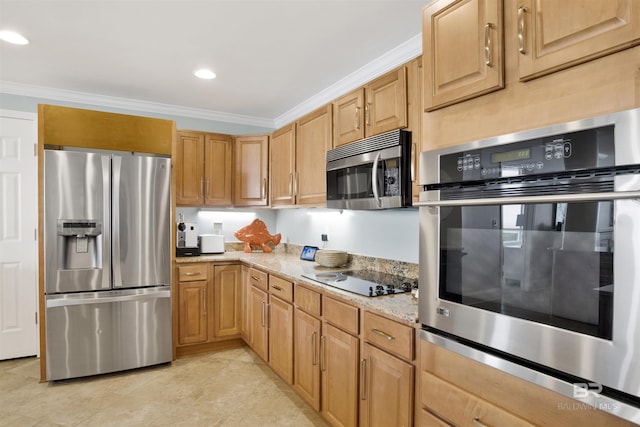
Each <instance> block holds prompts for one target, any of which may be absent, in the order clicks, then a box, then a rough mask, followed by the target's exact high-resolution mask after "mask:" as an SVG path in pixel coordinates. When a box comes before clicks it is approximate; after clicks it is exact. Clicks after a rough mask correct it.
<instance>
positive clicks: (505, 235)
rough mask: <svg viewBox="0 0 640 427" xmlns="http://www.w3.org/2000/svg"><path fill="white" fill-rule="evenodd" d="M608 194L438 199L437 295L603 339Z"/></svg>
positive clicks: (608, 302)
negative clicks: (530, 199)
mask: <svg viewBox="0 0 640 427" xmlns="http://www.w3.org/2000/svg"><path fill="white" fill-rule="evenodd" d="M613 230H614V202H612V201H593V202H572V203H542V204H513V205H500V204H496V205H488V206H454V207H442V208H441V211H440V279H439V297H440V298H441V299H443V300H448V301H452V302H455V303H459V304H463V305H467V306H472V307H476V308H480V309H484V310H489V311H492V312H497V313H502V314H505V315H508V316H511V317H517V318H521V319H527V320H531V321H534V322H538V323H542V324H547V325H551V326H555V327H559V328H562V329H565V330H570V331H575V332H579V333H582V334H588V335H591V336H594V337H599V338H604V339H611V338H612V326H613V325H612V324H613V291H614V290H613V283H614V282H613V251H614V244H613V243H614V242H613Z"/></svg>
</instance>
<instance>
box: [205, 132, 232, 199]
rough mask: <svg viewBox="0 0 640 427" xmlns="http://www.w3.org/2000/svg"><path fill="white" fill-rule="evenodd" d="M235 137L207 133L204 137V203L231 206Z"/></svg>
mask: <svg viewBox="0 0 640 427" xmlns="http://www.w3.org/2000/svg"><path fill="white" fill-rule="evenodd" d="M232 169H233V138H232V137H231V136H230V135H219V134H206V135H205V139H204V205H205V206H231V204H232V202H233V192H232V188H233V187H232V185H231V179H232V177H233V170H232Z"/></svg>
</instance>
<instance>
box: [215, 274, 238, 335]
mask: <svg viewBox="0 0 640 427" xmlns="http://www.w3.org/2000/svg"><path fill="white" fill-rule="evenodd" d="M241 275H242V269H241V267H240V266H239V265H216V266H214V267H213V291H214V300H213V301H214V302H213V306H214V312H213V319H214V322H213V330H214V334H215V336H216V337H225V336H229V335H237V334H239V333H240V332H241V324H240V322H241V320H240V319H241V315H240V310H241V309H242V300H241V291H240V289H241V286H242V277H241Z"/></svg>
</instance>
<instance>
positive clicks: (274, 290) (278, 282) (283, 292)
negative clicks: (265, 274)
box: [269, 275, 293, 302]
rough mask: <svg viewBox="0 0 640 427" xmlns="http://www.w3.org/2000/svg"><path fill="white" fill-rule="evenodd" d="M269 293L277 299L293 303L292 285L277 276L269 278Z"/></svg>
mask: <svg viewBox="0 0 640 427" xmlns="http://www.w3.org/2000/svg"><path fill="white" fill-rule="evenodd" d="M269 293H270V294H271V295H276V296H277V297H278V298H280V299H282V300H284V301H288V302H293V283H291V282H289V281H288V280H284V279H281V278H279V277H277V276H271V275H270V276H269Z"/></svg>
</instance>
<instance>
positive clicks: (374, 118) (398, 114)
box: [364, 66, 407, 136]
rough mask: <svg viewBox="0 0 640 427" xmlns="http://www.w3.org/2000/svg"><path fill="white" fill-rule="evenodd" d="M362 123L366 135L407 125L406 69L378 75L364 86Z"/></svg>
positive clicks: (402, 68) (401, 68)
mask: <svg viewBox="0 0 640 427" xmlns="http://www.w3.org/2000/svg"><path fill="white" fill-rule="evenodd" d="M365 90H366V100H367V103H366V105H365V108H364V109H365V111H364V123H365V132H366V136H372V135H377V134H379V133H383V132H388V131H390V130H394V129H400V128H405V127H407V69H406V67H404V66H402V67H400V68H399V69H397V70H395V71H392V72H390V73H387V74H385V75H384V76H382V77H378V78H377V79H375V80H374V81H372V82H370V83H368V84H367V85H366V87H365Z"/></svg>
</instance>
